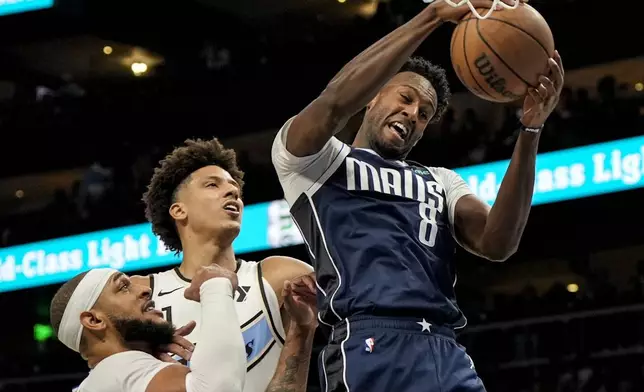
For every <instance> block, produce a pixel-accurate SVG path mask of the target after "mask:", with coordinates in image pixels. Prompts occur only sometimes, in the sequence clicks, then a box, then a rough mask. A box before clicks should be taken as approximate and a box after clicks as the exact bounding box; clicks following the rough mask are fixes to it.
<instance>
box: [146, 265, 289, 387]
mask: <svg viewBox="0 0 644 392" xmlns="http://www.w3.org/2000/svg"><path fill="white" fill-rule="evenodd" d="M236 272H237V279H238V282H239V285H238V287H237V291H236V292H235V297H234V299H235V308H236V310H237V317H238V318H239V322H240V328H241V330H242V335H243V336H244V343H245V345H246V357H247V368H246V369H247V370H246V371H247V373H246V382H245V384H244V392H264V391H265V390H266V387H268V384H269V382H270V380H271V379H272V378H273V374H274V373H275V369H276V368H277V362H278V360H279V356H280V352H281V351H282V347H283V345H284V336H285V333H284V326H283V325H282V318H281V315H280V308H279V303H278V300H277V296H276V295H275V292H274V291H273V288H272V287H271V286H270V284H268V282H267V281H266V280H265V279H264V278H263V277H262V269H261V264H260V263H256V262H248V261H243V260H238V261H237V271H236ZM150 276H151V279H150V285H151V287H152V299H153V300H154V302H155V306H156V308H157V309H159V310H161V311H162V312H163V314H164V316H165V318H166V320H168V321H169V322H171V323H172V324H173V325H175V326H176V327H181V326H183V325H185V324H187V323H188V322H190V321H193V320H194V321H196V322H197V327H196V328H195V330H194V331H192V333H191V334H190V335H188V336H187V339H188V340H190V341H191V342H192V343H193V344H199V337H200V336H201V334H204V333H208V331H202V330H201V329H200V324H201V323H200V321H201V306H200V305H199V303H197V302H194V301H190V300H187V299H186V298H185V297H184V296H183V292H184V290H185V288H186V287H188V286H189V285H190V280H189V279H186V278H185V277H184V276H182V275H181V273H180V272H179V268H174V269H171V270H169V271H165V272H161V273H158V274H153V275H150ZM211 333H217V331H212V332H211ZM222 360H224V361H225V360H226V358H222ZM213 366H216V364H213Z"/></svg>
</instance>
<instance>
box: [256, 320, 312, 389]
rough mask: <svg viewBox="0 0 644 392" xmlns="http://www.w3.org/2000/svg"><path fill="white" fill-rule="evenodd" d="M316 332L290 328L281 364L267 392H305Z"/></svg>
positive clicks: (281, 356)
mask: <svg viewBox="0 0 644 392" xmlns="http://www.w3.org/2000/svg"><path fill="white" fill-rule="evenodd" d="M313 334H314V331H299V330H298V328H297V327H293V326H292V327H291V328H289V333H288V335H287V336H286V342H285V343H284V348H283V349H282V354H281V355H280V362H279V364H278V365H277V370H275V375H274V376H273V379H272V380H271V383H270V384H269V385H268V388H267V389H266V392H304V391H306V382H307V380H308V376H309V363H310V361H311V350H312V348H313Z"/></svg>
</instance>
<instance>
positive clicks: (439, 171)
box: [426, 166, 462, 187]
mask: <svg viewBox="0 0 644 392" xmlns="http://www.w3.org/2000/svg"><path fill="white" fill-rule="evenodd" d="M426 168H427V170H429V172H430V173H431V174H432V176H433V177H434V178H435V179H436V180H438V181H440V182H442V183H444V186H445V187H447V186H448V185H449V184H451V183H452V182H454V181H457V180H459V179H460V180H462V178H461V176H459V175H458V173H456V172H455V171H454V170H451V169H448V168H445V167H431V166H426Z"/></svg>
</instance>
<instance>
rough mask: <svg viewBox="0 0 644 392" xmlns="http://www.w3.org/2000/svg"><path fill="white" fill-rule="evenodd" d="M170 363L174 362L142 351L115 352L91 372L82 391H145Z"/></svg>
mask: <svg viewBox="0 0 644 392" xmlns="http://www.w3.org/2000/svg"><path fill="white" fill-rule="evenodd" d="M170 365H172V364H170V363H166V362H162V361H160V360H158V359H156V358H154V357H153V356H152V355H150V354H147V353H144V352H142V351H134V350H133V351H126V352H122V353H118V354H114V355H111V356H109V357H107V358H105V359H104V360H102V361H101V362H100V363H99V364H98V365H97V366H96V367H95V368H94V369H93V370H92V371H91V372H90V375H89V377H88V378H87V379H86V381H85V382H83V384H82V385H81V387H82V388H81V391H83V390H84V389H85V388H89V390H94V389H95V388H99V389H97V390H101V391H103V390H105V391H112V390H121V391H125V392H130V391H132V392H134V391H145V390H146V388H147V386H148V384H149V383H150V381H151V380H152V379H153V378H154V377H155V376H156V375H157V373H159V372H160V371H161V370H163V369H165V368H166V367H168V366H170ZM115 369H119V370H118V371H115Z"/></svg>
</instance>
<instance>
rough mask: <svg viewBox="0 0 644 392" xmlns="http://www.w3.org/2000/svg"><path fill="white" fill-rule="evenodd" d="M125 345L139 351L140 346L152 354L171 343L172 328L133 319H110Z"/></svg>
mask: <svg viewBox="0 0 644 392" xmlns="http://www.w3.org/2000/svg"><path fill="white" fill-rule="evenodd" d="M110 320H111V321H112V323H113V324H114V328H116V330H117V331H118V333H119V334H120V335H121V338H122V339H123V342H124V343H125V345H126V346H127V347H128V348H130V349H139V348H140V347H141V345H144V346H145V348H147V349H148V350H150V351H152V352H157V351H160V350H161V347H162V346H165V345H168V344H170V343H172V339H173V337H174V331H175V329H174V327H173V326H172V324H170V323H168V322H154V321H152V320H139V319H134V318H120V317H114V316H112V317H110Z"/></svg>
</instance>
